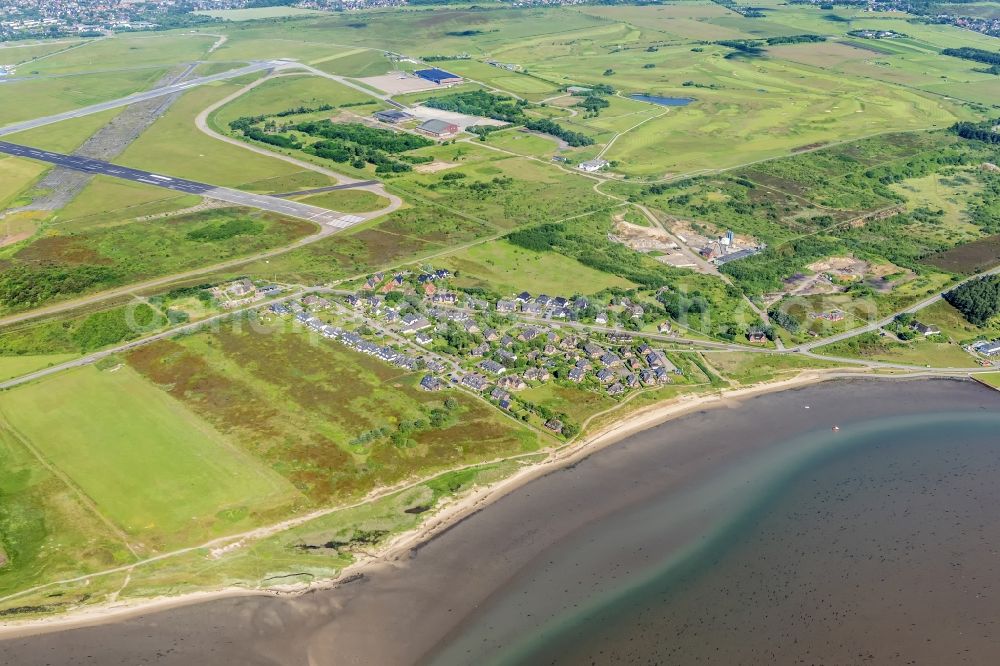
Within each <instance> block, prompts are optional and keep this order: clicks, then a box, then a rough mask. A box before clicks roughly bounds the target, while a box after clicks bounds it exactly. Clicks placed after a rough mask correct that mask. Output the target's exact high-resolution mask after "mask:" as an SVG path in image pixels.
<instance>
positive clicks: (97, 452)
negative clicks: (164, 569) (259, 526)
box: [2, 367, 299, 553]
mask: <svg viewBox="0 0 1000 666" xmlns="http://www.w3.org/2000/svg"><path fill="white" fill-rule="evenodd" d="M2 405H3V407H2V410H3V419H4V420H5V422H6V424H7V425H8V426H9V427H10V428H12V429H13V430H14V431H15V432H16V433H18V434H19V435H20V436H22V437H24V438H25V439H26V440H27V441H28V442H30V444H31V445H32V446H33V447H34V448H35V449H37V450H38V451H39V453H40V455H42V456H43V457H44V458H45V459H46V460H47V461H48V462H50V463H51V464H52V465H54V466H55V468H56V469H58V470H59V471H60V472H61V473H62V474H64V475H65V476H66V477H67V478H68V479H69V482H70V483H71V484H72V485H74V486H76V487H78V488H80V490H81V491H82V492H83V493H85V494H86V496H87V497H88V498H89V499H90V500H92V501H93V503H94V505H95V506H96V510H97V511H98V512H99V513H100V514H101V515H103V516H105V517H106V518H108V519H109V520H111V521H112V522H113V523H114V524H115V526H117V527H118V528H120V529H121V530H122V531H123V532H124V533H125V534H127V535H128V537H129V540H130V543H133V545H134V547H136V549H137V550H139V551H145V552H147V553H150V552H155V551H158V550H162V549H164V548H168V547H170V546H174V545H178V544H187V543H191V542H192V541H193V540H196V539H200V538H206V537H210V536H212V535H215V534H218V533H220V532H223V531H232V530H234V529H235V528H238V527H239V526H241V525H242V526H245V525H251V524H253V523H254V522H256V519H257V518H258V517H259V513H260V512H264V513H267V512H269V511H272V510H275V509H277V508H280V507H286V508H287V507H288V506H289V505H291V503H293V502H294V501H296V500H297V499H299V496H298V493H297V492H296V491H295V489H294V488H292V486H291V484H289V483H288V482H287V481H285V480H284V479H282V478H281V476H279V475H278V474H276V473H275V472H274V471H272V470H270V469H268V468H267V467H266V466H264V465H261V464H259V463H257V462H255V461H254V460H253V458H252V457H251V456H249V455H247V454H246V453H245V452H244V451H242V450H241V449H239V448H238V447H236V446H234V445H233V443H231V442H228V441H226V440H225V439H223V438H222V437H221V436H220V435H219V434H218V433H216V432H214V431H213V430H212V429H211V428H210V427H209V426H208V424H207V423H206V422H205V421H204V420H202V419H201V418H199V417H197V416H196V415H195V414H193V413H192V412H191V411H190V410H188V409H186V408H185V407H184V406H183V405H182V404H180V403H179V402H177V401H176V400H174V399H172V398H171V397H169V396H168V395H166V394H165V393H163V392H162V391H159V390H158V389H156V388H155V387H153V386H152V385H150V384H149V383H148V382H146V381H145V380H144V379H143V378H142V377H140V376H139V375H138V374H137V373H135V372H134V371H133V370H131V369H130V368H128V367H119V368H118V369H112V370H105V371H100V370H97V369H96V368H93V367H88V368H81V369H78V370H73V371H70V372H66V373H63V374H61V375H59V376H58V377H53V378H48V379H43V380H41V381H39V382H37V383H33V384H29V385H27V386H24V387H20V388H18V389H15V390H12V391H10V392H9V393H7V394H5V396H4V399H3V403H2ZM123 415H127V418H123ZM133 540H134V541H133Z"/></svg>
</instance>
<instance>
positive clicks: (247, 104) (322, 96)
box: [212, 76, 377, 131]
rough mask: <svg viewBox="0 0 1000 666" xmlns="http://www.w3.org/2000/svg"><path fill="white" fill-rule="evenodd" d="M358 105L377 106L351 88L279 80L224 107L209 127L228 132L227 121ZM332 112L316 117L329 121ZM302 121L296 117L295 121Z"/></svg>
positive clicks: (307, 79) (325, 81) (312, 81)
mask: <svg viewBox="0 0 1000 666" xmlns="http://www.w3.org/2000/svg"><path fill="white" fill-rule="evenodd" d="M358 102H373V103H374V102H377V100H374V99H372V98H371V97H369V96H368V95H365V94H364V93H361V92H359V91H357V90H354V89H353V88H348V87H347V86H342V85H340V84H339V83H337V82H336V81H331V80H330V79H324V78H321V77H316V76H282V77H279V78H276V79H271V80H270V81H267V82H265V83H263V84H261V85H259V86H257V87H256V88H254V89H253V90H251V91H250V92H248V93H247V94H246V95H243V96H242V97H240V98H239V99H237V100H235V101H233V102H231V103H229V104H227V105H226V106H224V107H222V108H221V109H219V110H218V111H217V112H215V114H213V118H212V123H213V125H214V126H215V127H216V128H217V129H218V130H219V131H224V130H226V129H228V124H229V122H230V121H232V120H235V119H236V118H239V117H240V116H255V115H265V114H270V113H277V112H279V111H285V110H287V109H293V108H296V107H300V106H304V107H308V108H316V107H318V106H321V105H323V104H329V105H330V106H341V105H343V104H356V103H358ZM333 113H335V111H327V112H325V114H320V115H321V116H322V117H329V116H331V115H332V114H333ZM299 118H305V116H297V117H296V119H297V120H298V119H299Z"/></svg>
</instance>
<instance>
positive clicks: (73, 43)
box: [0, 39, 87, 65]
mask: <svg viewBox="0 0 1000 666" xmlns="http://www.w3.org/2000/svg"><path fill="white" fill-rule="evenodd" d="M86 42H87V40H85V39H66V40H62V39H60V40H45V41H38V42H24V43H19V42H6V43H4V44H0V62H3V63H4V64H5V65H26V64H30V63H31V61H32V60H37V59H38V58H42V57H45V56H48V55H52V54H53V53H57V52H59V51H65V50H66V49H70V48H78V47H79V46H80V45H82V44H85V43H86Z"/></svg>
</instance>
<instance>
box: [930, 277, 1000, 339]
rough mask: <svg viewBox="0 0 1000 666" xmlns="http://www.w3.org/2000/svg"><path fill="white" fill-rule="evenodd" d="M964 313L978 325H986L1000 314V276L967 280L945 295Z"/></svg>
mask: <svg viewBox="0 0 1000 666" xmlns="http://www.w3.org/2000/svg"><path fill="white" fill-rule="evenodd" d="M944 299H945V300H946V301H948V302H949V303H951V305H953V306H954V307H955V309H957V310H958V311H959V312H961V313H962V315H963V316H964V317H965V318H966V319H968V320H969V322H970V323H972V324H975V325H976V326H985V325H986V323H987V322H988V321H989V320H990V319H992V318H993V317H995V316H997V314H1000V276H998V275H988V276H986V277H983V278H979V279H978V280H973V281H971V282H966V283H965V284H963V285H959V286H958V287H955V288H954V289H952V290H951V291H949V292H948V293H946V294H945V295H944Z"/></svg>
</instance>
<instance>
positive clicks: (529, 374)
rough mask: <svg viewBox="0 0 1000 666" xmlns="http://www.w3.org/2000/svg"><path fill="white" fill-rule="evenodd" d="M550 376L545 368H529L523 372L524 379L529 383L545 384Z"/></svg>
mask: <svg viewBox="0 0 1000 666" xmlns="http://www.w3.org/2000/svg"><path fill="white" fill-rule="evenodd" d="M551 376H552V375H550V374H549V371H548V370H546V369H545V368H529V369H527V370H525V371H524V378H525V379H527V380H528V381H531V382H547V381H548V380H549V378H550V377H551Z"/></svg>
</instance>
